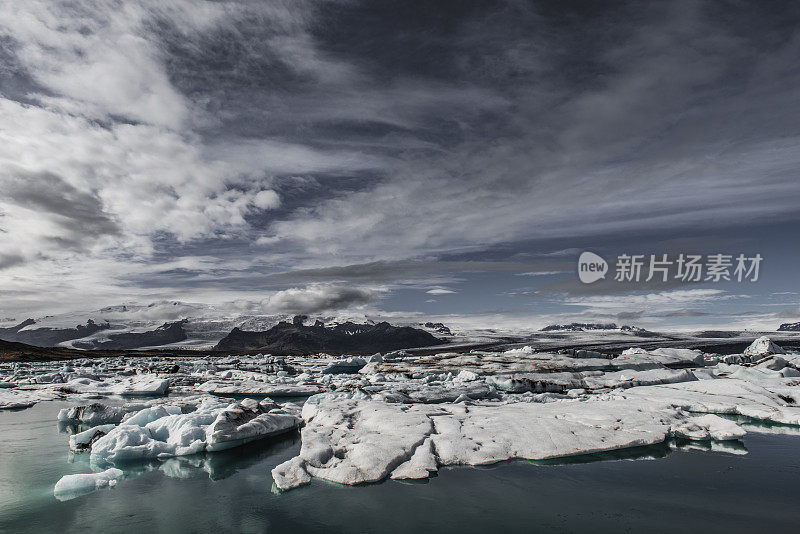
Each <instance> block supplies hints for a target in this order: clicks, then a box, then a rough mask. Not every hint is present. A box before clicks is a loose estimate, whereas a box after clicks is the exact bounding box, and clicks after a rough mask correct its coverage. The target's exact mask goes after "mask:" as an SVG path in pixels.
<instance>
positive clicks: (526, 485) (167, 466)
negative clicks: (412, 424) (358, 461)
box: [0, 399, 800, 533]
mask: <svg viewBox="0 0 800 534" xmlns="http://www.w3.org/2000/svg"><path fill="white" fill-rule="evenodd" d="M106 402H107V401H106ZM119 402H123V401H122V400H121V399H120V401H119ZM71 405H74V402H63V401H45V402H40V403H38V404H36V405H34V406H33V407H31V408H28V409H24V410H18V411H3V412H0V436H2V437H0V442H1V443H2V447H0V532H9V533H11V532H14V533H25V532H37V533H38V532H87V531H109V532H120V533H125V532H136V533H142V532H147V533H156V532H202V531H206V532H207V531H215V532H293V533H301V532H327V533H330V532H381V533H391V532H412V531H419V532H425V531H432V532H487V531H493V530H499V531H507V532H577V531H582V532H644V531H647V532H680V531H690V532H697V531H703V532H709V533H710V532H744V531H750V532H755V531H769V532H796V531H797V528H798V527H797V525H798V518H797V515H796V511H797V504H796V495H797V491H798V488H800V458H799V457H798V454H797V451H798V447H799V446H800V435H798V434H797V430H795V429H792V428H790V427H784V426H768V427H765V426H758V425H753V424H748V423H747V422H746V421H745V422H743V421H737V422H738V423H739V424H742V425H746V426H747V430H748V433H747V435H746V436H744V437H743V438H742V439H741V440H737V441H729V442H725V444H724V449H723V450H714V451H711V450H710V448H711V447H712V445H711V444H709V443H708V442H705V443H702V442H686V441H683V442H681V441H674V440H673V441H670V442H668V443H665V444H662V445H656V446H651V447H645V448H637V449H628V450H623V451H618V452H606V453H603V454H600V455H585V456H580V457H575V458H571V459H569V460H568V461H564V460H561V461H550V462H527V461H510V462H501V463H498V464H495V465H492V466H487V467H480V468H476V467H466V466H465V467H444V468H442V469H440V471H439V474H438V476H434V477H432V478H431V479H430V480H427V481H425V482H400V481H394V480H388V481H385V482H382V483H378V484H368V485H357V486H342V485H338V484H333V483H330V482H326V481H324V480H320V479H314V480H312V482H311V484H310V485H307V486H304V487H300V488H297V489H294V490H292V491H288V492H285V493H284V492H277V491H276V490H275V489H274V487H273V481H272V478H271V475H270V471H271V470H272V469H273V468H274V467H276V466H277V465H279V464H281V463H282V462H285V461H286V460H288V459H290V458H292V457H294V456H297V454H298V451H299V448H300V438H299V433H290V434H286V435H283V436H279V437H276V438H269V439H265V440H261V441H256V442H253V443H249V444H247V445H244V446H242V447H237V448H234V449H231V450H228V451H221V452H215V453H204V454H199V455H193V456H186V457H178V458H171V459H168V460H166V461H162V460H150V461H147V462H134V463H129V464H126V465H123V466H121V467H122V469H123V471H124V476H123V478H122V479H121V480H120V481H119V483H118V484H117V485H116V486H114V487H111V488H104V489H100V490H97V491H94V492H92V493H88V494H85V495H80V496H77V497H75V498H72V499H69V500H64V501H62V500H59V499H57V498H56V497H55V496H54V494H53V487H54V484H55V483H56V482H57V481H58V480H59V479H60V478H61V477H62V476H64V475H68V474H73V473H89V472H91V471H92V469H91V466H90V464H89V460H88V454H86V453H82V454H80V453H79V454H73V453H70V452H68V447H67V441H68V437H69V433H68V432H69V431H70V430H71V429H70V428H68V427H67V426H65V425H63V424H62V425H59V424H58V423H57V422H56V416H57V414H58V412H59V410H60V409H62V408H65V407H69V406H71Z"/></svg>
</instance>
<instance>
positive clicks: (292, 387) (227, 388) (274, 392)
mask: <svg viewBox="0 0 800 534" xmlns="http://www.w3.org/2000/svg"><path fill="white" fill-rule="evenodd" d="M195 389H196V390H197V391H202V392H204V393H212V394H214V395H243V396H245V395H249V396H264V397H307V396H309V395H313V394H315V393H319V392H320V391H321V389H322V388H320V387H319V386H315V385H310V384H298V383H293V382H285V383H276V382H259V381H256V380H242V381H233V380H209V381H208V382H204V383H203V384H200V385H199V386H196V387H195Z"/></svg>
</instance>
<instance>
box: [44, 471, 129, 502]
mask: <svg viewBox="0 0 800 534" xmlns="http://www.w3.org/2000/svg"><path fill="white" fill-rule="evenodd" d="M122 474H123V473H122V470H120V469H116V468H113V467H111V468H109V469H106V470H105V471H102V472H100V473H85V474H78V475H66V476H63V477H61V479H60V480H59V481H58V482H56V486H55V488H54V489H53V493H54V494H55V496H56V498H57V499H59V500H62V501H66V500H69V499H74V498H75V497H79V496H81V495H85V494H87V493H91V492H92V491H95V490H98V489H100V488H105V487H109V486H115V485H116V484H117V481H118V480H119V479H121V478H122Z"/></svg>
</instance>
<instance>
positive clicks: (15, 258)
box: [0, 254, 25, 270]
mask: <svg viewBox="0 0 800 534" xmlns="http://www.w3.org/2000/svg"><path fill="white" fill-rule="evenodd" d="M23 263H25V258H23V257H22V256H21V255H19V254H0V270H2V269H7V268H9V267H13V266H15V265H21V264H23Z"/></svg>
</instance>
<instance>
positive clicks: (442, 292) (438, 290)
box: [425, 287, 455, 295]
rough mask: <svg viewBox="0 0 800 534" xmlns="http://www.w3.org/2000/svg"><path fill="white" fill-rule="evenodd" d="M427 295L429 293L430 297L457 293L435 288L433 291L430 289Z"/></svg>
mask: <svg viewBox="0 0 800 534" xmlns="http://www.w3.org/2000/svg"><path fill="white" fill-rule="evenodd" d="M425 293H428V294H430V295H450V294H453V293H455V291H453V290H452V289H445V288H443V287H435V288H433V289H429V290H428V291H426V292H425Z"/></svg>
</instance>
